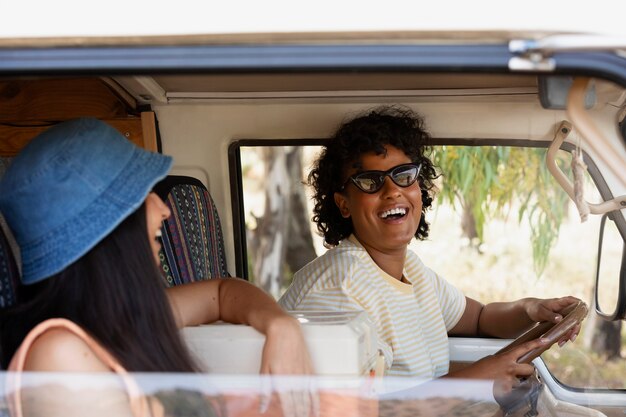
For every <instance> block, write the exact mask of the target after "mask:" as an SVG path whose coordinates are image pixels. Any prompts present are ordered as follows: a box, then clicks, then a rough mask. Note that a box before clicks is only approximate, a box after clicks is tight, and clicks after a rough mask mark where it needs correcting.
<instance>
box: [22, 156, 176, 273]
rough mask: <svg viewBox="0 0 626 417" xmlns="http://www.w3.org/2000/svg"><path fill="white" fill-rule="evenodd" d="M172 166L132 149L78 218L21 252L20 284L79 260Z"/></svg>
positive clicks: (167, 158)
mask: <svg viewBox="0 0 626 417" xmlns="http://www.w3.org/2000/svg"><path fill="white" fill-rule="evenodd" d="M171 166H172V158H171V157H170V156H166V155H162V154H158V153H153V152H146V151H145V150H143V149H140V148H136V149H134V150H133V155H132V157H131V158H130V159H129V162H128V163H127V164H126V166H125V167H124V169H123V170H122V171H120V173H119V175H118V176H117V177H116V178H115V180H114V181H112V182H111V184H110V185H109V186H108V188H107V189H106V190H105V191H104V192H103V193H101V194H100V195H99V196H98V197H97V198H96V199H95V200H94V201H93V202H91V203H90V204H89V205H88V206H87V207H86V208H85V209H84V210H83V211H82V212H81V213H80V215H79V216H77V217H75V218H72V220H71V221H68V222H66V223H64V224H62V225H61V226H59V227H58V228H56V229H54V230H53V231H51V232H50V233H48V234H46V235H45V236H43V237H42V238H41V239H38V240H37V242H35V243H33V244H32V245H28V246H25V247H22V248H21V257H22V268H23V269H22V283H24V284H34V283H36V282H38V281H41V280H43V279H45V278H47V277H49V276H52V275H54V274H56V273H58V272H60V271H62V270H63V269H65V268H67V267H68V266H69V265H71V264H72V263H74V262H75V261H77V260H78V259H80V257H82V256H83V255H84V254H85V253H87V252H88V251H90V250H91V249H92V248H93V247H94V246H96V245H97V244H98V243H99V242H100V241H102V239H104V238H105V237H106V236H107V235H109V234H110V233H111V232H112V231H113V230H114V229H115V228H116V227H117V226H118V225H119V224H120V223H121V222H122V221H124V219H125V218H126V217H128V216H129V215H130V214H131V213H133V212H134V211H135V210H137V208H138V207H139V206H141V204H142V203H143V202H144V201H145V199H146V196H147V195H148V194H149V193H150V191H151V190H152V188H153V187H154V185H155V184H156V183H157V182H158V181H160V180H161V179H163V178H164V177H165V176H166V175H167V173H168V172H169V170H170V168H171ZM58 236H70V237H71V238H70V239H69V240H70V241H59V239H58ZM112 261H113V260H112Z"/></svg>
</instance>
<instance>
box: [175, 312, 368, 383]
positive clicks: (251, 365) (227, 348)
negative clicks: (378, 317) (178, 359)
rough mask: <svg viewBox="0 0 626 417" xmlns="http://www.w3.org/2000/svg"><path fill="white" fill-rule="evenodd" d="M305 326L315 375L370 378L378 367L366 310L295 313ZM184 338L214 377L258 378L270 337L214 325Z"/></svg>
mask: <svg viewBox="0 0 626 417" xmlns="http://www.w3.org/2000/svg"><path fill="white" fill-rule="evenodd" d="M292 315H293V316H295V317H297V318H298V320H299V321H300V323H301V324H302V329H303V332H304V337H305V339H306V341H307V345H308V348H309V352H310V354H311V360H312V361H313V366H314V367H315V372H316V373H317V374H319V375H343V376H360V375H368V374H370V372H371V371H372V370H373V369H374V367H375V366H376V360H377V358H378V349H377V346H376V330H375V328H374V325H373V324H372V323H371V322H370V321H369V320H368V318H367V315H366V314H365V313H364V312H326V311H324V312H322V311H307V312H292ZM182 336H183V339H184V340H185V341H186V343H187V345H188V347H189V349H190V350H191V352H192V353H193V354H194V355H195V357H196V358H197V359H198V360H199V361H200V363H201V364H202V365H203V366H204V368H205V370H206V371H208V372H211V373H221V374H255V373H258V372H259V370H260V368H261V353H262V350H263V343H264V341H265V338H264V336H263V335H262V334H260V333H259V332H257V331H256V330H254V329H253V328H252V327H250V326H244V325H237V324H228V323H221V322H220V323H215V324H210V325H203V326H195V327H186V328H184V329H183V330H182Z"/></svg>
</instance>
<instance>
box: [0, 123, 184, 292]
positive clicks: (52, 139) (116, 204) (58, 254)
mask: <svg viewBox="0 0 626 417" xmlns="http://www.w3.org/2000/svg"><path fill="white" fill-rule="evenodd" d="M171 165H172V158H171V157H169V156H165V155H161V154H158V153H153V152H148V151H145V150H143V149H141V148H139V147H137V146H135V145H134V144H133V143H131V142H130V141H129V140H128V139H126V138H125V137H124V136H122V134H120V133H119V132H118V131H117V130H115V129H114V128H113V127H111V126H109V125H108V124H106V123H104V122H101V121H99V120H96V119H76V120H72V121H69V122H64V123H61V124H58V125H56V126H54V127H52V128H50V129H48V130H46V131H45V132H44V133H42V134H41V135H39V136H37V137H36V138H35V139H33V140H32V141H31V142H30V143H29V144H28V145H27V146H26V147H25V148H24V149H23V150H22V152H20V154H19V155H18V156H17V157H15V159H14V160H13V162H12V163H11V165H10V166H9V168H8V170H7V172H6V173H5V174H4V176H3V177H2V179H1V180H0V211H1V212H2V214H3V215H4V217H5V219H6V221H7V223H8V224H9V227H10V228H11V230H12V232H13V234H14V236H15V240H16V241H17V243H18V245H19V246H20V252H21V257H22V282H23V283H24V284H33V283H35V282H38V281H41V280H43V279H45V278H48V277H50V276H52V275H54V274H56V273H58V272H60V271H62V270H63V269H65V268H66V267H67V266H69V265H70V264H72V263H73V262H75V261H76V260H78V259H79V258H80V257H81V256H83V255H84V254H85V253H87V252H88V251H89V250H90V249H91V248H93V247H94V246H95V245H96V244H97V243H98V242H100V241H101V240H102V239H103V238H104V237H105V236H107V235H108V234H109V233H110V232H112V231H113V229H115V227H117V225H119V224H120V223H121V222H122V221H123V220H124V219H125V218H126V217H128V215H130V214H131V213H132V212H134V211H135V210H136V209H137V208H138V207H139V206H140V205H141V204H142V203H143V202H144V200H145V198H146V196H147V195H148V193H149V192H150V190H151V189H152V187H153V186H154V184H156V183H157V182H158V181H159V180H160V179H162V178H164V177H165V176H166V175H167V173H168V171H169V169H170V167H171ZM112 261H113V260H112Z"/></svg>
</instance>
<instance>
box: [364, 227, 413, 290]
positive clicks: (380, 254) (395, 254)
mask: <svg viewBox="0 0 626 417" xmlns="http://www.w3.org/2000/svg"><path fill="white" fill-rule="evenodd" d="M357 239H358V238H357ZM359 243H361V245H362V246H363V248H364V249H365V250H366V251H367V253H368V254H369V256H370V257H371V258H372V260H373V261H374V262H375V263H376V265H378V267H379V268H380V269H382V270H383V271H385V272H386V273H387V274H389V275H390V276H392V277H394V278H395V279H397V280H398V281H402V278H403V275H402V274H403V272H404V261H405V259H406V251H407V248H406V246H403V247H402V248H398V249H391V250H387V249H379V248H376V247H373V246H371V245H368V244H366V243H363V242H361V241H360V240H359Z"/></svg>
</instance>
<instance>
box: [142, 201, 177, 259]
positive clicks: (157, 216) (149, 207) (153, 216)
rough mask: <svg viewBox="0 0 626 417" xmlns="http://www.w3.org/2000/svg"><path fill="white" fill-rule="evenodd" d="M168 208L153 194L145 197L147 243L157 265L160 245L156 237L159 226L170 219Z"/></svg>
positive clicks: (159, 232)
mask: <svg viewBox="0 0 626 417" xmlns="http://www.w3.org/2000/svg"><path fill="white" fill-rule="evenodd" d="M170 214H172V213H171V211H170V209H169V207H167V205H166V204H165V203H164V202H163V200H161V198H159V196H158V195H156V194H155V193H150V194H148V196H147V197H146V222H147V225H148V241H149V242H150V247H151V248H152V254H153V255H154V259H155V261H156V263H157V264H159V250H160V249H161V243H159V241H158V239H157V237H159V236H161V226H162V222H163V220H165V219H167V218H168V217H170Z"/></svg>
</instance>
